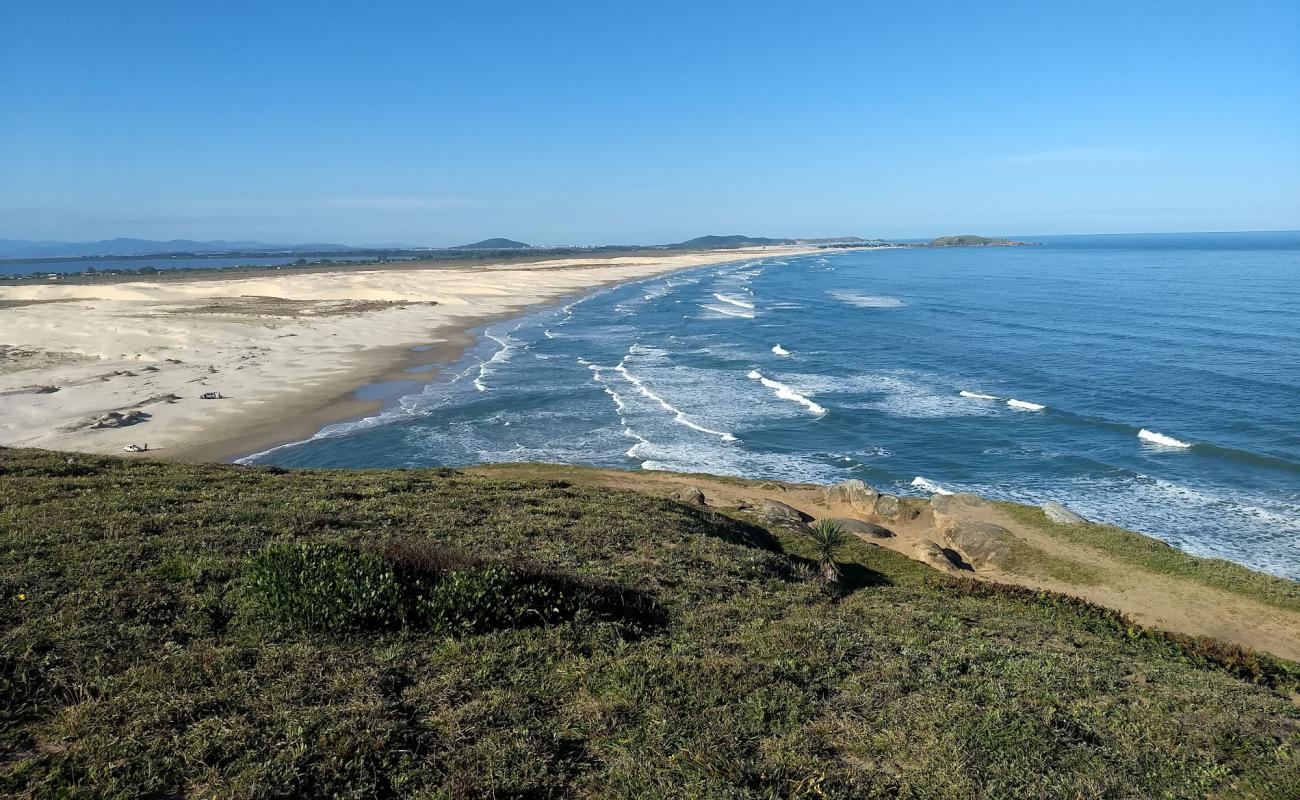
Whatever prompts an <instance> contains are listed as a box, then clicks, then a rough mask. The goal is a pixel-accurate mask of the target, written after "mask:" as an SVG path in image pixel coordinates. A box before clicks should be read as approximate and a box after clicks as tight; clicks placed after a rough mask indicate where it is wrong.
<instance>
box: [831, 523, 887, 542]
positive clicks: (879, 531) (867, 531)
mask: <svg viewBox="0 0 1300 800" xmlns="http://www.w3.org/2000/svg"><path fill="white" fill-rule="evenodd" d="M830 521H831V522H834V523H835V524H836V525H839V526H840V527H841V528H843V529H844V532H845V533H851V534H853V535H854V536H856V537H858V538H859V539H866V540H868V541H870V540H871V539H890V538H893V536H894V532H893V531H891V530H890V529H889V528H886V527H884V526H883V525H877V524H876V523H874V522H863V521H862V520H860V519H851V518H849V517H832V518H831V519H830Z"/></svg>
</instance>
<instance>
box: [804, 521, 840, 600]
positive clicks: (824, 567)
mask: <svg viewBox="0 0 1300 800" xmlns="http://www.w3.org/2000/svg"><path fill="white" fill-rule="evenodd" d="M809 536H811V537H812V540H813V547H814V549H815V550H816V558H817V566H818V567H820V568H821V571H822V580H823V581H824V582H825V583H826V584H827V585H828V586H831V585H834V584H835V583H836V582H837V581H839V579H840V565H839V561H838V558H839V554H840V550H842V549H843V548H844V546H845V545H846V544H848V543H849V535H848V534H847V533H845V532H844V527H843V526H842V525H840V524H839V523H838V522H835V521H834V520H829V519H823V520H818V521H817V523H816V524H815V525H813V526H812V528H811V529H810V530H809Z"/></svg>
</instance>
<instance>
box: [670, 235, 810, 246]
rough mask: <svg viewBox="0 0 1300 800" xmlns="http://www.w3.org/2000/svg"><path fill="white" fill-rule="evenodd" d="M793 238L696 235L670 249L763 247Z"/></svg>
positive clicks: (791, 241) (787, 241)
mask: <svg viewBox="0 0 1300 800" xmlns="http://www.w3.org/2000/svg"><path fill="white" fill-rule="evenodd" d="M794 243H795V240H794V239H766V238H763V237H761V236H740V235H735V236H697V237H695V238H694V239H688V240H686V241H684V242H678V243H677V244H670V245H668V247H669V248H670V249H672V250H722V249H730V248H736V247H765V246H767V245H773V244H794Z"/></svg>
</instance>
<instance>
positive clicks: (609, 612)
mask: <svg viewBox="0 0 1300 800" xmlns="http://www.w3.org/2000/svg"><path fill="white" fill-rule="evenodd" d="M245 586H246V587H247V589H248V591H249V594H250V596H251V598H252V599H253V601H254V603H255V604H256V606H257V607H258V608H259V609H260V610H261V611H263V612H264V613H265V614H266V615H267V616H269V617H270V618H272V619H274V620H276V621H278V622H280V623H282V624H286V625H288V626H291V627H296V628H301V629H306V630H314V631H328V632H349V631H352V632H355V631H376V630H393V629H398V628H411V629H418V630H426V631H431V632H435V633H443V634H452V635H461V634H469V633H476V632H481V631H485V630H492V629H496V628H508V627H520V626H526V625H538V624H548V623H554V622H558V621H561V620H565V619H572V618H575V617H577V616H579V615H584V614H585V615H587V616H589V617H592V618H594V619H604V620H609V621H616V622H622V623H627V624H629V625H632V626H634V627H653V626H656V625H658V624H661V623H662V622H663V619H664V615H663V612H662V610H661V609H660V607H659V606H658V604H657V603H655V602H654V601H653V600H652V599H650V598H648V597H646V596H645V595H643V594H641V593H639V592H635V591H631V590H627V589H624V588H623V587H618V586H611V585H606V584H601V583H598V582H594V581H589V580H585V579H582V578H578V577H575V576H565V575H557V574H554V573H549V572H545V571H542V570H540V569H538V568H536V567H534V566H532V565H529V564H526V563H521V562H496V561H490V560H486V559H480V558H476V557H474V556H470V555H467V554H464V553H461V552H459V551H456V550H453V549H450V548H444V547H440V546H438V545H434V544H432V543H428V542H404V543H396V544H391V545H389V546H388V547H386V548H385V549H384V550H383V551H381V552H368V551H363V550H358V549H355V548H348V547H340V546H335V545H272V546H270V547H267V548H266V549H264V550H262V551H261V552H259V553H257V554H256V555H254V556H253V557H252V559H250V560H249V562H248V565H247V569H246V571H245Z"/></svg>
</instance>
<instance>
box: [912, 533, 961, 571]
mask: <svg viewBox="0 0 1300 800" xmlns="http://www.w3.org/2000/svg"><path fill="white" fill-rule="evenodd" d="M912 552H913V553H914V554H915V555H916V558H917V560H918V561H921V562H922V563H925V564H928V565H930V566H932V567H934V568H935V569H937V570H939V571H940V572H946V573H947V574H949V575H958V574H961V572H962V569H961V567H959V566H958V565H957V564H956V563H955V562H954V561H953V560H952V559H951V558H949V557H948V553H947V551H945V550H944V549H943V548H942V547H940V546H939V543H938V542H932V541H930V540H929V539H923V540H921V541H919V542H917V543H916V545H915V546H914V547H913V548H912Z"/></svg>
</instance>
